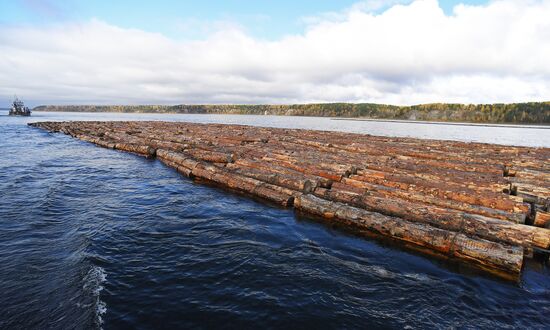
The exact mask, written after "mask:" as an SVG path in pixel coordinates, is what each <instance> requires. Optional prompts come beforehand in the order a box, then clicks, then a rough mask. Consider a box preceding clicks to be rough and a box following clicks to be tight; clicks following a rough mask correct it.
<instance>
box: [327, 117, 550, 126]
mask: <svg viewBox="0 0 550 330" xmlns="http://www.w3.org/2000/svg"><path fill="white" fill-rule="evenodd" d="M332 120H342V121H372V122H380V123H403V124H425V125H449V126H473V127H496V128H498V127H502V128H504V127H507V128H531V129H550V124H549V125H535V124H523V125H512V124H477V123H461V122H458V123H455V122H441V121H421V120H398V119H371V118H332Z"/></svg>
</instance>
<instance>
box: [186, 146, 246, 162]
mask: <svg viewBox="0 0 550 330" xmlns="http://www.w3.org/2000/svg"><path fill="white" fill-rule="evenodd" d="M184 153H186V154H188V155H189V156H191V157H193V158H195V159H199V160H202V161H206V162H212V163H232V162H234V161H235V155H234V154H231V153H225V152H218V151H209V150H202V149H187V150H185V151H184Z"/></svg>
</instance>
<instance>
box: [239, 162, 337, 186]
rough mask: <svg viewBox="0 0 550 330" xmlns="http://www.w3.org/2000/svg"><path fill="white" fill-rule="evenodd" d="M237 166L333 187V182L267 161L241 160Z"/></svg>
mask: <svg viewBox="0 0 550 330" xmlns="http://www.w3.org/2000/svg"><path fill="white" fill-rule="evenodd" d="M235 164H237V165H240V166H246V167H250V168H255V169H259V170H266V171H271V172H275V173H278V174H281V175H284V176H291V177H299V176H302V177H304V178H306V179H307V180H310V181H312V182H313V183H314V185H315V186H320V187H324V188H329V187H330V186H331V185H332V182H333V181H332V180H329V179H327V178H322V177H319V176H315V175H308V174H305V173H303V172H299V171H295V170H293V169H290V168H287V167H283V166H277V165H275V164H270V163H268V162H265V161H257V160H251V159H243V158H239V159H237V160H235Z"/></svg>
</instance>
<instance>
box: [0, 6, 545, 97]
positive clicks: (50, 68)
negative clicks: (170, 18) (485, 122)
mask: <svg viewBox="0 0 550 330" xmlns="http://www.w3.org/2000/svg"><path fill="white" fill-rule="evenodd" d="M396 2H397V1H396ZM392 3H393V2H392ZM548 17H550V0H542V1H532V0H527V1H525V0H522V1H520V0H500V1H499V0H496V1H492V2H490V3H489V4H487V5H485V6H467V5H458V6H456V7H455V8H454V12H453V15H452V16H446V15H445V14H444V12H443V11H442V10H441V8H440V7H439V5H438V3H437V1H436V0H416V1H414V2H412V3H410V4H405V5H403V4H399V5H392V6H391V7H389V8H388V9H387V10H385V11H383V12H380V13H373V12H372V10H371V9H368V8H367V9H365V8H364V7H361V5H357V6H354V7H352V8H351V9H349V10H346V11H345V14H344V16H343V17H333V18H329V17H325V18H324V19H322V20H319V21H318V22H315V23H313V24H312V25H309V26H308V27H307V29H306V30H305V32H304V33H303V34H300V35H291V36H286V37H284V38H281V39H279V40H276V41H266V40H261V39H256V38H253V37H251V36H250V35H248V34H246V32H244V31H243V30H242V29H219V30H214V31H212V32H211V33H209V34H208V36H207V37H205V38H203V39H201V40H193V41H189V40H188V41H181V40H174V39H170V38H167V37H165V36H163V35H161V34H156V33H150V32H145V31H141V30H137V29H123V28H119V27H116V26H113V25H109V24H107V23H104V22H102V21H99V20H92V21H90V22H86V23H82V24H76V23H72V24H60V25H57V26H49V27H47V28H33V27H26V28H25V27H23V28H22V27H19V28H15V27H7V26H1V27H0V98H9V97H10V96H11V95H13V94H14V93H17V94H20V95H23V96H24V97H25V98H26V99H29V100H31V99H32V101H34V102H41V103H54V104H58V103H102V104H114V103H117V104H119V103H130V104H136V103H149V104H150V103H164V104H167V103H297V102H299V103H302V102H336V101H338V102H340V101H344V102H378V103H394V104H415V103H426V102H464V103H485V102H520V101H542V100H549V99H550V61H549V60H548V59H549V58H550V42H548V40H550V20H548V19H547V18H548Z"/></svg>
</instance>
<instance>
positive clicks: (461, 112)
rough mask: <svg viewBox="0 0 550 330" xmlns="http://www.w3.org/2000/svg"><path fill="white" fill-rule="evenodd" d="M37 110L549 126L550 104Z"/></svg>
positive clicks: (69, 107) (65, 107) (51, 107)
mask: <svg viewBox="0 0 550 330" xmlns="http://www.w3.org/2000/svg"><path fill="white" fill-rule="evenodd" d="M34 111H74V112H138V113H140V112H141V113H193V114H250V115H279V116H316V117H352V118H359V117H363V118H373V119H400V120H423V121H448V122H472V123H518V124H519V123H521V124H550V102H530V103H512V104H447V103H432V104H421V105H413V106H395V105H386V104H373V103H319V104H293V105H184V104H182V105H109V106H102V105H63V106H59V105H46V106H38V107H36V108H34Z"/></svg>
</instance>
